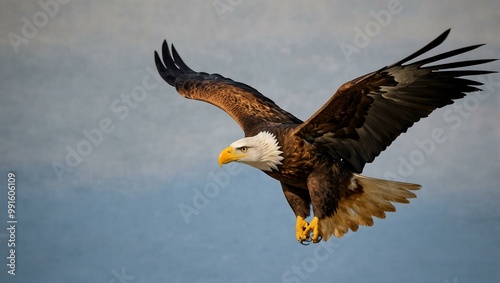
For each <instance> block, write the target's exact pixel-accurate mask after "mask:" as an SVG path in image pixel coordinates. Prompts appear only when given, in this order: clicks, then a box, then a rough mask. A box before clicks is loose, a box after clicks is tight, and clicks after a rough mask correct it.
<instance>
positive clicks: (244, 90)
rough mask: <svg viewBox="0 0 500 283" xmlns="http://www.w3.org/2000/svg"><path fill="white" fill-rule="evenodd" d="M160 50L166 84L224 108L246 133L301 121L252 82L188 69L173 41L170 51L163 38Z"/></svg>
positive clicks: (180, 91) (158, 62) (185, 94)
mask: <svg viewBox="0 0 500 283" xmlns="http://www.w3.org/2000/svg"><path fill="white" fill-rule="evenodd" d="M162 53H163V54H162V55H163V62H162V61H161V59H160V56H159V55H158V53H157V52H156V51H155V62H156V68H157V69H158V72H159V73H160V76H161V77H162V78H163V79H164V80H165V81H166V82H167V83H168V84H170V85H171V86H174V87H175V88H176V90H177V91H178V92H179V93H180V94H181V95H182V96H184V97H186V98H190V99H196V100H201V101H205V102H208V103H210V104H213V105H215V106H217V107H219V108H220V109H222V110H224V111H225V112H226V113H228V114H229V115H230V116H231V117H232V118H233V119H234V120H236V122H237V123H238V124H239V125H240V126H241V128H242V129H243V131H244V132H245V135H246V136H252V135H255V134H257V133H256V132H255V131H256V128H257V127H260V126H266V125H276V124H299V123H302V121H301V120H299V119H298V118H296V117H295V116H293V115H292V114H290V113H288V112H286V111H285V110H283V109H281V108H280V107H278V106H277V105H276V104H275V103H274V102H273V101H272V100H271V99H269V98H267V97H265V96H264V95H262V94H260V93H259V92H258V91H257V90H256V89H254V88H252V87H251V86H248V85H246V84H243V83H239V82H235V81H233V80H231V79H228V78H225V77H223V76H221V75H219V74H207V73H199V72H195V71H193V70H191V69H190V68H189V67H188V66H187V65H186V64H185V63H184V62H183V61H182V59H181V57H180V56H179V54H178V53H177V51H176V50H175V48H174V46H173V45H172V54H170V51H169V49H168V44H167V42H166V41H164V42H163V46H162ZM172 55H173V57H172Z"/></svg>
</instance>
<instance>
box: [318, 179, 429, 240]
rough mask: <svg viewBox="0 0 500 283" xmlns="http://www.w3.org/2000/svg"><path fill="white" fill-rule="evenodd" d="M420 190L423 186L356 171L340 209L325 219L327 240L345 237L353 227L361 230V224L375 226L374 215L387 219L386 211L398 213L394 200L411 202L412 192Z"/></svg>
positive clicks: (339, 206) (323, 221)
mask: <svg viewBox="0 0 500 283" xmlns="http://www.w3.org/2000/svg"><path fill="white" fill-rule="evenodd" d="M418 189H420V185H417V184H410V183H402V182H394V181H388V180H381V179H375V178H370V177H365V176H361V175H358V174H354V175H353V177H352V179H351V186H349V190H352V193H347V195H346V196H345V197H342V198H341V199H340V201H339V204H338V208H337V211H336V212H335V214H334V215H333V216H332V217H329V218H326V219H322V220H320V221H321V232H322V234H323V240H325V241H326V240H328V239H329V238H330V236H331V235H335V237H337V238H341V237H342V236H344V234H345V233H347V232H348V231H349V229H351V230H352V231H353V232H355V231H357V230H358V227H359V225H363V226H372V225H373V218H372V216H376V217H378V218H381V219H383V218H385V212H386V211H387V212H394V211H396V208H395V207H394V205H393V204H392V203H391V202H398V203H409V202H410V201H409V200H408V199H410V198H415V197H416V195H415V194H414V193H413V192H411V191H413V190H418Z"/></svg>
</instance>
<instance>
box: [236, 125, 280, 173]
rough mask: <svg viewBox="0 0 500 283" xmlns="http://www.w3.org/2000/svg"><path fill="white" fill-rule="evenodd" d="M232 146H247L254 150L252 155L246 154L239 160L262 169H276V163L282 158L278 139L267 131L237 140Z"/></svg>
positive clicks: (278, 163)
mask: <svg viewBox="0 0 500 283" xmlns="http://www.w3.org/2000/svg"><path fill="white" fill-rule="evenodd" d="M232 146H233V147H240V146H248V147H250V148H251V149H253V150H255V152H254V154H255V155H254V156H247V158H242V159H241V160H239V161H240V162H241V163H245V164H248V165H250V166H252V167H255V168H257V169H260V170H264V171H271V170H273V169H274V170H278V165H281V160H283V158H284V157H283V156H281V154H282V153H283V152H282V151H281V150H280V146H279V144H278V140H276V137H275V135H274V134H271V133H269V132H260V133H258V134H257V135H255V136H253V137H248V138H244V139H241V140H238V141H236V142H234V143H233V144H232Z"/></svg>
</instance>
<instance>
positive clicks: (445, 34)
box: [389, 29, 451, 67]
mask: <svg viewBox="0 0 500 283" xmlns="http://www.w3.org/2000/svg"><path fill="white" fill-rule="evenodd" d="M450 30H451V29H448V30H446V31H445V32H443V33H442V34H441V35H440V36H438V37H437V38H436V39H434V40H433V41H431V42H430V43H429V44H427V45H426V46H424V47H422V48H421V49H420V50H418V51H417V52H415V53H413V54H411V55H410V56H408V57H406V58H404V59H402V60H400V61H398V62H396V63H394V64H392V65H390V66H389V67H392V66H397V65H402V64H404V63H406V62H408V61H410V60H412V59H415V58H417V57H418V56H420V55H422V54H424V53H426V52H427V51H429V50H431V49H434V48H435V47H436V46H438V45H440V44H441V43H443V42H444V40H445V39H446V38H447V37H448V34H450Z"/></svg>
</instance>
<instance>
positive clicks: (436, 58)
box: [412, 44, 484, 67]
mask: <svg viewBox="0 0 500 283" xmlns="http://www.w3.org/2000/svg"><path fill="white" fill-rule="evenodd" d="M483 45H484V44H477V45H471V46H467V47H462V48H458V49H455V50H451V51H448V52H445V53H441V54H438V55H435V56H432V57H429V58H426V59H423V60H420V61H418V62H415V63H412V65H416V66H419V67H420V66H423V65H426V64H429V63H432V62H436V61H439V60H443V59H446V58H450V57H453V56H456V55H459V54H462V53H465V52H468V51H471V50H474V49H476V48H478V47H480V46H483Z"/></svg>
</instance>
